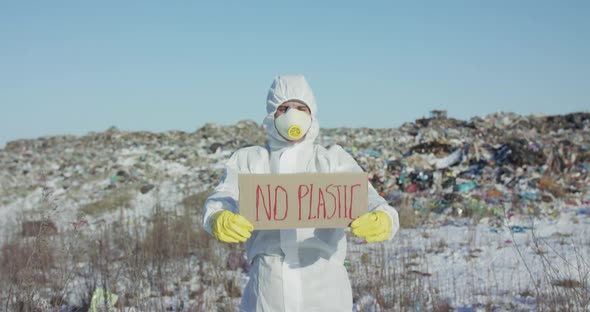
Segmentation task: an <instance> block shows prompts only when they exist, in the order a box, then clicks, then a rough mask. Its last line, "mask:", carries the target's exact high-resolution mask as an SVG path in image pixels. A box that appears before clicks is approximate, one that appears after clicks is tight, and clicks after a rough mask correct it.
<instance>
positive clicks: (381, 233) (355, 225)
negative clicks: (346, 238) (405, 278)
mask: <svg viewBox="0 0 590 312" xmlns="http://www.w3.org/2000/svg"><path fill="white" fill-rule="evenodd" d="M350 227H351V228H352V234H354V236H356V237H360V238H364V239H366V240H367V242H368V243H374V242H381V241H384V240H387V239H388V238H389V236H391V231H392V230H393V229H392V228H393V223H392V222H391V218H390V217H389V215H387V213H385V212H383V211H379V210H378V211H374V212H367V213H365V214H364V215H362V216H360V217H358V218H356V220H354V221H353V222H352V223H351V224H350Z"/></svg>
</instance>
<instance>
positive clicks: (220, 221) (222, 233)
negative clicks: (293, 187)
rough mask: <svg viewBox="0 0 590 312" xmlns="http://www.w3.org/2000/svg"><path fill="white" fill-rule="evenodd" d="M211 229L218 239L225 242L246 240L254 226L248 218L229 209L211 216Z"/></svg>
mask: <svg viewBox="0 0 590 312" xmlns="http://www.w3.org/2000/svg"><path fill="white" fill-rule="evenodd" d="M211 229H212V230H213V235H215V237H217V239H218V240H220V241H222V242H225V243H239V242H245V241H246V240H248V238H250V232H252V231H253V230H254V226H253V225H252V223H250V222H249V221H248V220H246V218H244V217H242V216H240V215H239V214H235V213H233V212H231V211H229V210H221V211H218V212H216V213H214V214H213V215H212V216H211Z"/></svg>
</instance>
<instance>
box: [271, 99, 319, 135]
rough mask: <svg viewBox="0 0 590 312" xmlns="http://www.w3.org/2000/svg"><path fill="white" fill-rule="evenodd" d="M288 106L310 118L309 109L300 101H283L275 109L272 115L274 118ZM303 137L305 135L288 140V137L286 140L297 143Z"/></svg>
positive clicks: (285, 110) (284, 111)
mask: <svg viewBox="0 0 590 312" xmlns="http://www.w3.org/2000/svg"><path fill="white" fill-rule="evenodd" d="M289 108H290V109H296V110H298V111H301V112H304V113H306V114H307V115H308V116H310V118H311V110H310V109H309V107H308V106H307V105H305V104H303V103H300V102H285V103H283V104H281V105H279V107H277V110H276V112H275V115H274V117H275V119H277V118H278V117H279V116H281V115H283V114H285V113H286V112H287V110H288V109H289ZM303 139H305V135H304V136H302V137H301V138H300V139H297V140H289V139H287V140H288V141H289V142H291V143H298V142H301V141H303Z"/></svg>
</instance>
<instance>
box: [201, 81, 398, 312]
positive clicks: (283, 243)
mask: <svg viewBox="0 0 590 312" xmlns="http://www.w3.org/2000/svg"><path fill="white" fill-rule="evenodd" d="M289 100H297V101H300V102H304V103H305V104H307V106H308V107H309V108H310V111H311V116H312V124H311V127H310V129H309V131H308V132H307V134H306V136H305V138H304V139H303V140H302V141H300V142H298V143H292V142H289V141H287V140H285V139H284V138H283V137H282V136H281V135H280V134H279V133H278V131H277V130H276V127H275V124H274V114H275V111H276V110H277V107H278V106H279V105H281V104H282V103H284V102H287V101H289ZM266 112H267V114H268V115H267V116H266V118H265V119H264V121H263V126H264V127H265V129H266V133H267V145H266V146H264V147H262V146H251V147H246V148H242V149H240V150H238V151H236V152H235V153H234V154H233V155H232V156H231V157H230V159H229V160H228V161H227V164H226V170H225V174H224V177H223V179H222V181H221V183H220V184H219V185H218V186H217V187H216V188H215V191H214V192H213V194H212V195H211V196H210V197H209V198H208V199H207V201H206V202H205V209H204V216H203V226H204V227H205V229H206V230H207V231H208V232H209V233H211V232H212V229H211V225H210V218H211V215H213V214H214V213H215V212H217V211H219V210H221V209H226V210H230V211H232V212H234V213H237V214H239V212H240V209H239V206H238V198H239V190H238V174H240V173H258V174H260V173H263V174H268V173H273V174H283V173H299V172H318V173H334V172H362V169H361V168H360V166H359V165H358V164H357V163H356V161H355V160H354V159H353V158H352V157H351V156H350V155H349V154H348V153H347V152H346V151H344V149H342V147H340V146H338V145H335V146H332V147H331V148H329V149H326V148H324V147H322V146H320V145H318V144H314V140H315V139H316V137H317V136H318V134H319V129H320V127H319V123H318V120H317V119H316V114H317V105H316V100H315V97H314V95H313V93H312V90H311V88H310V87H309V85H308V83H307V81H306V80H305V78H304V77H303V76H279V77H276V78H275V80H274V81H273V83H272V86H271V88H270V91H269V93H268V97H267V105H266ZM368 202H369V207H368V208H369V211H375V210H381V211H384V212H386V213H387V215H388V216H389V217H390V218H391V220H392V224H393V230H392V232H391V236H390V237H389V239H392V238H393V236H394V235H395V233H396V231H397V229H399V221H398V220H399V219H398V214H397V211H396V210H395V209H394V208H393V207H391V206H389V205H388V204H387V202H386V201H385V200H384V199H383V198H382V197H381V196H379V194H378V193H377V192H376V191H375V189H374V188H373V187H372V186H371V185H370V184H369V201H368ZM245 247H246V253H247V256H248V260H249V261H250V264H251V269H250V272H249V276H250V279H249V282H248V284H247V285H246V288H245V289H244V292H243V295H242V302H241V305H240V311H247V312H252V311H265V312H281V311H284V312H304V311H305V312H312V311H318V312H329V311H338V312H342V311H352V291H351V286H350V281H349V279H348V273H347V271H346V268H345V267H344V258H345V256H346V236H345V233H344V229H342V228H334V229H315V228H302V229H289V230H260V231H258V230H254V231H253V232H252V235H251V237H250V238H249V239H248V240H247V241H246V244H245Z"/></svg>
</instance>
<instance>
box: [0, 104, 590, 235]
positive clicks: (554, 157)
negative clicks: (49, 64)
mask: <svg viewBox="0 0 590 312" xmlns="http://www.w3.org/2000/svg"><path fill="white" fill-rule="evenodd" d="M264 140H265V137H264V131H263V130H262V129H261V128H260V126H259V125H258V124H256V123H255V122H253V121H242V122H239V123H237V124H236V125H232V126H219V125H213V124H207V125H205V126H203V127H201V128H199V129H198V130H197V131H195V132H193V133H187V132H181V131H170V132H164V133H151V132H125V131H120V130H118V129H116V128H110V129H108V130H107V131H105V132H102V133H89V134H87V135H85V136H80V137H76V136H54V137H42V138H39V139H34V140H18V141H12V142H9V143H8V144H7V145H6V147H5V148H4V149H2V150H0V185H1V188H0V207H1V208H0V215H2V216H4V217H5V218H4V219H5V220H7V219H12V220H15V217H14V216H10V215H7V214H8V213H9V211H11V212H12V213H16V212H17V211H20V212H22V210H23V209H29V208H30V209H37V208H41V209H43V208H44V207H43V205H46V206H47V204H46V203H45V204H43V203H41V202H43V200H42V199H43V198H51V202H52V203H53V204H52V205H53V206H55V207H56V213H55V214H56V215H59V213H60V212H63V213H65V214H66V215H67V216H69V218H70V219H69V220H68V219H67V218H65V219H64V218H59V217H56V218H57V219H58V220H56V223H57V226H58V227H62V226H64V223H65V224H70V223H71V222H74V221H79V220H77V219H78V218H79V216H80V214H79V213H75V211H76V209H77V208H78V207H80V206H82V205H88V204H91V203H94V202H97V201H100V200H101V199H103V198H104V197H108V196H112V194H113V193H115V192H116V191H117V190H121V189H125V188H127V189H129V190H130V191H131V192H132V194H131V196H132V199H133V198H135V197H137V196H139V195H146V194H150V193H157V190H158V189H160V190H161V189H162V188H163V187H164V188H166V187H167V188H168V189H169V190H172V191H174V192H176V193H178V194H184V195H187V194H194V193H197V192H199V191H203V190H207V189H210V188H212V187H214V186H215V184H216V183H217V182H218V181H219V179H220V177H221V174H222V168H223V163H224V161H225V160H226V159H227V158H228V157H229V156H230V155H231V153H232V152H233V151H235V150H236V149H238V148H240V147H244V146H249V145H254V144H256V145H260V144H264ZM318 140H319V142H318V143H320V144H322V145H324V146H329V145H331V144H340V145H342V146H343V147H344V148H345V150H347V151H348V152H349V153H350V154H351V155H353V157H354V158H355V159H356V160H357V161H358V162H359V164H360V165H361V166H362V167H363V168H364V169H365V170H366V171H367V172H368V173H369V177H370V179H371V183H372V184H373V186H374V187H375V188H376V189H377V190H378V191H379V192H380V193H381V194H382V195H383V196H384V197H385V198H386V199H387V200H388V201H389V202H390V203H391V204H392V205H394V206H395V207H410V208H412V209H413V210H415V213H416V214H418V215H426V214H429V213H435V214H436V215H439V216H441V217H443V218H444V219H446V220H448V218H447V217H462V216H467V217H469V216H471V215H473V214H478V215H483V216H493V215H505V214H506V213H513V214H514V213H515V214H519V213H523V214H535V215H545V216H547V215H556V214H559V212H560V209H561V208H562V207H564V206H583V205H589V203H588V202H587V198H588V188H589V185H590V183H589V180H588V171H589V169H590V113H574V114H569V115H558V116H527V117H524V116H519V115H516V114H512V113H497V114H493V115H489V116H485V117H475V118H472V119H470V120H469V121H462V120H457V119H453V118H447V117H446V116H445V117H435V118H423V119H419V120H416V121H415V122H412V123H405V124H403V125H402V126H401V127H399V128H397V129H369V128H360V129H349V128H340V129H323V130H322V133H321V136H320V137H319V139H318ZM154 189H156V190H154ZM156 195H157V196H166V195H165V194H161V193H158V194H156ZM178 196H182V195H178ZM178 196H177V197H178ZM31 202H33V203H32V204H31ZM134 202H135V203H136V204H140V203H145V201H141V200H135V201H134ZM27 203H28V204H27ZM31 205H32V206H34V207H28V206H31ZM39 205H41V207H39ZM130 205H133V203H131V204H130ZM172 205H173V204H172ZM18 206H20V207H18ZM45 208H47V207H45ZM127 208H134V207H127ZM37 210H38V209H37ZM67 211H69V214H68V213H67ZM7 217H8V218H7ZM84 217H85V218H86V219H88V218H89V217H88V216H84ZM93 217H95V218H98V216H90V219H92V218H93Z"/></svg>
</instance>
